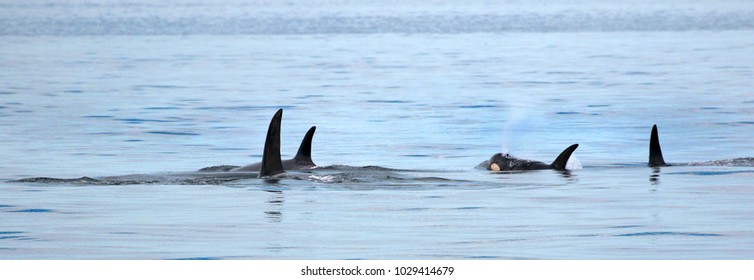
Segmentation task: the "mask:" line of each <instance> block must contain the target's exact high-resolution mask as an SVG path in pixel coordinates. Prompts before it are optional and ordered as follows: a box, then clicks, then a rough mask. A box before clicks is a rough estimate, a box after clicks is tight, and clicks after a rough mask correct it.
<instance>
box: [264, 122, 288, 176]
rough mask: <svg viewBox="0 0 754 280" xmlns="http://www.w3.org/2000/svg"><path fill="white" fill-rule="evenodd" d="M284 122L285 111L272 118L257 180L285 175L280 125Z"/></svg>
mask: <svg viewBox="0 0 754 280" xmlns="http://www.w3.org/2000/svg"><path fill="white" fill-rule="evenodd" d="M282 121H283V109H280V110H278V111H277V113H275V115H274V116H273V117H272V120H270V127H269V128H267V137H266V138H265V141H264V151H263V152H262V163H261V165H260V167H259V174H257V178H262V177H273V176H276V175H279V174H285V169H284V168H283V161H282V160H281V159H280V124H281V122H282Z"/></svg>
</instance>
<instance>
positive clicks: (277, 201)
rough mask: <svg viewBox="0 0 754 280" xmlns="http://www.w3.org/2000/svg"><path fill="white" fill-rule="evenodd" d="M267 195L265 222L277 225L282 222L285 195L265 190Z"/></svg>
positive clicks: (280, 192)
mask: <svg viewBox="0 0 754 280" xmlns="http://www.w3.org/2000/svg"><path fill="white" fill-rule="evenodd" d="M265 192H267V193H268V194H269V198H268V199H267V206H268V209H267V210H266V211H264V214H265V215H267V220H268V221H269V222H271V223H279V222H282V221H283V202H285V195H284V194H283V192H282V191H273V190H265Z"/></svg>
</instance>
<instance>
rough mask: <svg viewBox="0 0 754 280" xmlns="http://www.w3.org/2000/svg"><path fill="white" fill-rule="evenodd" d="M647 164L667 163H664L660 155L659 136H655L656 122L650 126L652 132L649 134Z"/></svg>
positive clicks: (654, 165) (650, 165) (658, 164)
mask: <svg viewBox="0 0 754 280" xmlns="http://www.w3.org/2000/svg"><path fill="white" fill-rule="evenodd" d="M647 166H649V167H661V166H668V164H667V163H665V159H664V158H663V157H662V149H660V138H659V137H658V136H657V125H656V124H655V125H653V126H652V134H651V135H650V136H649V161H648V162H647Z"/></svg>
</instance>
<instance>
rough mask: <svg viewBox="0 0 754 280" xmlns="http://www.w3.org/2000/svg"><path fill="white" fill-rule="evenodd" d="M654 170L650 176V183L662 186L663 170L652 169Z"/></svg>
mask: <svg viewBox="0 0 754 280" xmlns="http://www.w3.org/2000/svg"><path fill="white" fill-rule="evenodd" d="M651 168H652V174H650V175H649V182H650V183H652V185H659V184H660V171H661V170H662V168H660V167H651Z"/></svg>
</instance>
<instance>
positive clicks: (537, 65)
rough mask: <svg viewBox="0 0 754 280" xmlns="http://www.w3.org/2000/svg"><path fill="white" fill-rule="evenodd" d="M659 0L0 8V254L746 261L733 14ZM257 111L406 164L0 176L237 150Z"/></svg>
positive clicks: (203, 160)
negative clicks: (232, 176)
mask: <svg viewBox="0 0 754 280" xmlns="http://www.w3.org/2000/svg"><path fill="white" fill-rule="evenodd" d="M684 2H685V1H679V2H674V1H670V2H667V3H663V4H656V3H652V2H651V1H647V2H641V5H633V4H632V5H628V4H623V3H619V2H617V1H616V2H614V3H613V2H604V1H594V2H591V1H582V2H578V3H575V4H562V5H549V4H548V3H547V2H542V3H540V2H533V3H527V4H521V3H498V2H496V1H493V2H485V1H472V3H470V4H468V5H464V6H457V5H454V4H453V2H452V1H444V0H437V1H429V0H427V1H414V2H411V3H410V4H405V3H404V2H403V1H396V2H395V3H392V5H387V7H385V6H384V5H370V4H364V3H360V1H321V3H318V4H317V5H314V4H306V3H297V2H293V3H286V4H283V3H279V4H276V3H272V4H271V3H264V2H261V1H260V2H253V1H252V2H251V3H247V2H244V3H241V2H240V1H239V2H233V1H230V2H222V3H215V2H213V1H198V2H196V3H192V4H184V3H180V2H177V3H175V2H171V1H167V2H164V3H163V2H161V3H158V4H154V3H151V1H129V2H120V1H86V2H85V1H53V0H46V1H36V2H32V3H27V1H6V3H3V4H0V7H2V9H0V131H1V133H0V259H480V258H481V259H487V258H500V259H751V258H752V257H754V219H752V218H751V216H752V213H754V203H752V201H754V184H752V182H754V161H752V160H747V159H743V160H739V161H736V162H730V161H727V160H729V159H736V158H747V157H754V145H753V144H752V138H754V90H753V89H754V60H752V54H753V53H754V6H753V5H751V4H749V2H748V1H741V2H738V1H725V2H720V1H698V2H694V3H692V4H687V3H684ZM278 108H283V109H284V110H285V113H284V117H283V129H282V153H283V157H284V158H289V157H291V156H293V154H294V153H295V152H296V149H297V148H298V144H299V142H300V140H301V138H302V137H303V135H304V133H305V132H306V130H307V129H308V128H309V127H310V126H312V125H316V126H317V133H316V135H315V137H314V161H315V162H316V163H317V164H318V165H320V166H333V165H347V166H353V167H360V166H380V167H385V168H393V169H405V170H411V171H400V170H398V171H395V170H383V169H379V168H373V169H361V168H344V167H338V168H325V169H320V170H315V171H313V172H312V173H303V174H301V173H300V174H299V175H300V176H298V179H292V178H289V179H282V180H280V181H277V182H270V181H265V180H258V179H254V178H242V179H239V180H230V181H216V182H212V181H196V182H195V183H191V182H186V181H180V182H178V183H176V181H170V180H163V181H158V182H157V183H151V184H126V185H94V184H76V183H63V184H61V183H18V182H10V181H11V180H17V179H22V178H28V177H41V176H44V177H55V178H79V177H83V176H87V177H94V178H101V177H105V176H122V175H129V176H130V174H146V175H138V176H146V177H150V178H152V177H155V176H157V177H160V176H171V175H170V174H172V173H174V172H187V171H194V170H197V169H199V168H203V167H207V166H213V165H221V164H229V165H245V164H247V163H251V162H256V161H259V160H260V158H261V152H262V146H263V142H264V139H263V136H264V134H265V131H266V129H267V125H268V123H269V119H270V117H272V115H273V114H274V112H275V111H276V110H277V109H278ZM655 123H656V124H658V126H659V130H660V141H661V143H662V145H663V151H664V155H665V159H666V161H668V162H670V163H677V164H681V165H680V166H672V167H666V168H662V169H652V168H648V167H645V164H646V160H647V149H648V139H649V132H650V129H651V127H652V124H655ZM573 143H579V144H580V146H579V148H578V150H576V152H575V153H574V158H573V159H572V161H571V163H570V164H569V166H570V167H571V168H572V169H573V170H571V172H570V173H560V172H554V171H549V170H545V171H534V172H525V173H513V174H511V173H503V174H493V173H489V172H487V171H481V170H477V169H474V166H476V165H477V164H478V163H479V162H481V161H483V160H486V159H488V158H489V157H490V156H491V155H492V154H494V153H496V152H501V151H508V152H510V153H511V154H513V155H516V156H518V157H522V158H529V159H537V160H542V161H545V162H549V161H551V160H553V159H554V158H555V157H556V156H557V155H558V153H560V151H561V150H563V149H564V148H565V147H567V146H568V145H570V144H573ZM715 160H723V161H721V162H709V161H715ZM687 163H691V164H692V165H685V164H687Z"/></svg>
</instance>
